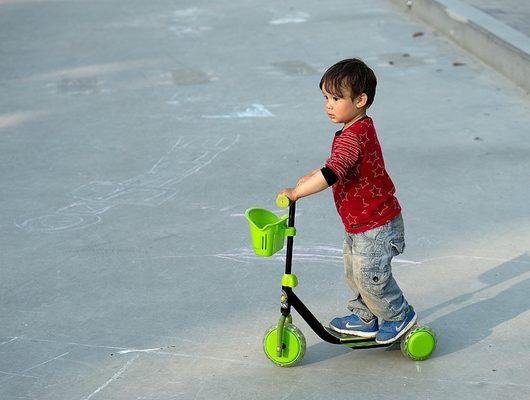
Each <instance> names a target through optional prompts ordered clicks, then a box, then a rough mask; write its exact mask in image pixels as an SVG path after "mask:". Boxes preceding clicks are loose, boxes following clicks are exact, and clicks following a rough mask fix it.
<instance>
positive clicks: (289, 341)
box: [245, 195, 436, 367]
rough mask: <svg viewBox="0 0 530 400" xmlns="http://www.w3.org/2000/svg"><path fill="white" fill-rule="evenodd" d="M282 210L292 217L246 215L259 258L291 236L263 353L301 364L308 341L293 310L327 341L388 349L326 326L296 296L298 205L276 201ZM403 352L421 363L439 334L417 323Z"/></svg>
mask: <svg viewBox="0 0 530 400" xmlns="http://www.w3.org/2000/svg"><path fill="white" fill-rule="evenodd" d="M276 204H277V205H278V207H280V208H286V207H289V214H285V215H283V216H281V217H278V216H277V215H276V214H274V213H273V212H271V211H269V210H266V209H263V208H249V209H248V210H246V212H245V216H246V218H247V220H248V222H249V225H250V236H251V240H252V247H253V248H254V251H255V253H256V254H257V255H259V256H264V257H270V256H272V255H273V254H275V253H276V252H278V251H280V250H281V249H282V248H283V245H284V242H285V237H287V254H286V260H285V274H284V275H283V276H282V293H281V297H280V302H281V308H280V313H281V316H280V319H279V320H278V324H277V325H273V326H272V327H271V328H270V329H269V330H268V331H267V332H266V333H265V336H264V338H263V350H264V351H265V354H266V355H267V357H268V358H269V359H270V360H271V361H272V362H273V363H275V364H277V365H279V366H281V367H290V366H293V365H295V364H296V363H297V362H299V361H300V360H301V359H302V358H303V356H304V354H305V350H306V341H305V337H304V335H303V334H302V332H301V331H300V330H299V329H298V328H297V327H296V326H294V325H293V320H292V316H291V307H293V308H294V309H295V310H296V311H297V312H298V314H300V316H301V317H302V318H303V319H304V320H305V321H306V322H307V324H308V325H309V326H310V327H311V329H313V331H315V333H316V334H317V335H318V336H319V337H320V338H321V339H322V340H325V341H326V342H329V343H333V344H343V345H346V346H348V347H350V348H351V349H367V348H374V347H388V346H391V345H393V344H394V343H392V344H379V343H376V341H375V340H374V339H366V338H362V337H358V336H352V335H343V334H340V333H337V332H335V331H333V330H331V329H330V328H328V327H326V326H323V325H322V324H321V323H320V322H319V321H318V319H317V318H315V316H314V315H313V314H312V313H311V312H310V311H309V309H308V308H307V307H306V306H305V305H304V303H302V300H300V299H299V298H298V297H297V296H296V295H295V294H294V291H293V289H294V288H295V287H296V286H297V284H298V279H297V277H296V275H294V274H293V273H291V267H292V258H293V238H294V236H295V235H296V229H295V227H294V217H295V208H296V202H291V201H290V200H289V198H288V197H287V196H283V195H280V196H278V198H277V199H276ZM400 346H401V351H402V353H403V354H404V355H405V356H406V357H409V358H410V359H411V360H414V361H420V360H425V359H426V358H428V357H429V356H430V355H431V354H432V352H433V351H434V348H435V347H436V335H435V334H434V331H433V330H432V329H431V328H429V327H427V326H420V325H418V324H415V325H414V326H413V327H412V328H411V329H410V330H409V331H408V332H407V333H405V334H404V335H403V336H402V337H401V338H400Z"/></svg>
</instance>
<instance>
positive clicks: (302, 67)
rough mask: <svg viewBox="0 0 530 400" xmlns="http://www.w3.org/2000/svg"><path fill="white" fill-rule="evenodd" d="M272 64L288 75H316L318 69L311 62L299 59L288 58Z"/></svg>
mask: <svg viewBox="0 0 530 400" xmlns="http://www.w3.org/2000/svg"><path fill="white" fill-rule="evenodd" d="M272 66H273V67H274V68H276V69H277V70H279V71H281V72H283V73H284V74H286V75H293V76H300V75H315V74H317V73H318V71H317V70H316V69H315V68H313V67H312V66H310V65H309V64H307V63H305V62H303V61H298V60H287V61H279V62H275V63H272Z"/></svg>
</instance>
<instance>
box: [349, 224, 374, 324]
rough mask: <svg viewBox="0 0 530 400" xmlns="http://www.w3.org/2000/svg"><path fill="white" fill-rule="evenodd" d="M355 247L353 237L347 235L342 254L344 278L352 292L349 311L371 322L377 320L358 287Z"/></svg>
mask: <svg viewBox="0 0 530 400" xmlns="http://www.w3.org/2000/svg"><path fill="white" fill-rule="evenodd" d="M352 247H353V235H352V234H349V233H346V237H345V239H344V243H343V246H342V254H343V258H344V278H345V279H346V282H348V286H349V287H350V289H351V290H352V299H351V300H350V301H349V302H348V310H350V311H351V312H352V313H354V314H356V315H358V316H359V317H360V318H363V319H364V320H366V321H370V320H372V319H374V318H375V316H374V313H373V312H372V311H370V309H369V308H368V306H367V305H366V303H365V302H364V300H363V298H362V297H361V292H360V291H359V288H358V286H357V282H356V279H355V277H354V276H355V274H354V269H355V268H356V267H355V265H354V258H353V254H352Z"/></svg>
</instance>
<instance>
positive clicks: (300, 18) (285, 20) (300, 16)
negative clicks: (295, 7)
mask: <svg viewBox="0 0 530 400" xmlns="http://www.w3.org/2000/svg"><path fill="white" fill-rule="evenodd" d="M308 18H309V14H306V13H303V12H299V13H294V14H292V15H287V16H285V17H281V18H276V19H273V20H272V21H269V24H271V25H284V24H301V23H304V22H307V19H308Z"/></svg>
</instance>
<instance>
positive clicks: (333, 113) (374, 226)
mask: <svg viewBox="0 0 530 400" xmlns="http://www.w3.org/2000/svg"><path fill="white" fill-rule="evenodd" d="M376 85H377V80H376V77H375V75H374V72H373V71H372V70H371V69H370V68H369V67H368V66H367V65H366V64H365V63H364V62H362V61H361V60H359V59H347V60H343V61H340V62H338V63H336V64H335V65H333V66H331V67H330V68H329V69H328V70H327V71H326V72H325V73H324V75H323V76H322V79H321V80H320V89H321V90H322V93H323V94H324V108H325V111H326V113H327V115H328V117H329V119H330V120H331V121H333V122H334V123H341V124H343V127H342V129H341V130H340V131H338V132H337V133H335V137H334V139H333V143H332V146H331V156H330V157H329V158H328V160H327V161H326V164H325V166H324V167H323V168H321V169H316V170H314V171H312V172H310V173H309V174H307V175H304V176H302V177H301V178H300V179H299V180H298V181H297V182H296V187H294V188H286V189H283V190H281V191H280V192H279V193H278V194H285V195H286V196H287V197H289V199H291V200H292V201H296V200H298V199H300V198H302V197H305V196H309V195H311V194H314V193H317V192H320V191H322V190H324V189H326V188H328V187H329V186H331V187H332V190H333V197H334V200H335V205H336V207H337V211H338V213H339V216H340V218H341V220H342V222H343V224H344V227H345V229H346V232H345V240H344V245H343V256H344V275H345V278H346V281H347V282H348V285H349V286H350V288H351V289H352V291H353V298H352V300H351V301H350V302H349V303H348V309H349V310H350V311H351V312H352V314H351V315H348V316H345V317H337V318H335V319H333V320H332V321H331V322H330V324H329V326H330V328H332V329H333V330H335V331H337V332H340V333H345V334H350V335H356V336H362V337H366V338H374V337H375V341H376V342H377V343H381V344H388V343H392V342H394V341H396V340H397V339H398V338H399V337H401V336H402V335H403V334H404V333H405V332H406V331H407V330H408V329H409V328H411V327H412V326H413V325H414V323H415V322H416V318H417V316H416V313H415V312H414V310H413V309H412V308H411V307H409V305H408V303H407V301H406V300H405V298H404V296H403V293H402V292H401V289H400V288H399V286H398V285H397V283H396V281H395V280H394V278H393V276H392V270H391V265H390V262H391V260H392V257H394V256H396V255H398V254H400V253H402V252H403V251H404V249H405V238H404V226H403V219H402V217H401V207H400V205H399V202H398V200H397V199H396V197H395V196H394V193H395V187H394V184H393V183H392V180H391V179H390V177H389V175H388V173H387V172H386V169H385V164H384V161H383V154H382V152H381V146H380V144H379V140H378V139H377V134H376V131H375V128H374V125H373V122H372V119H371V118H370V117H369V116H367V115H366V110H367V109H368V107H370V105H371V104H372V102H373V100H374V96H375V88H376Z"/></svg>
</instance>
